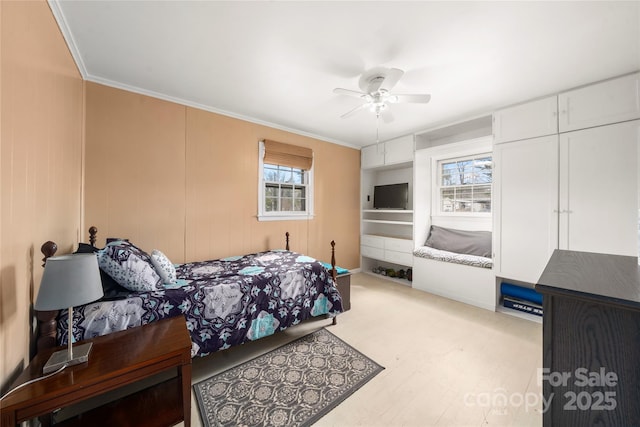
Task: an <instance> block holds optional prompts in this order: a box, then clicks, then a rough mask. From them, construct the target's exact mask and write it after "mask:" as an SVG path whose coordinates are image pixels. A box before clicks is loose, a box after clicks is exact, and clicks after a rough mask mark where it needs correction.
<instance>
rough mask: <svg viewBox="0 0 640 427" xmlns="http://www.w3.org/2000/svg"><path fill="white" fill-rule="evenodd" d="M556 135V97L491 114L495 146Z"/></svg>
mask: <svg viewBox="0 0 640 427" xmlns="http://www.w3.org/2000/svg"><path fill="white" fill-rule="evenodd" d="M556 133H558V97H557V96H555V95H554V96H550V97H548V98H544V99H538V100H536V101H531V102H526V103H524V104H520V105H516V106H513V107H509V108H505V109H503V110H499V111H496V112H495V113H494V114H493V141H494V143H496V144H500V143H503V142H509V141H517V140H521V139H527V138H536V137H539V136H545V135H554V134H556Z"/></svg>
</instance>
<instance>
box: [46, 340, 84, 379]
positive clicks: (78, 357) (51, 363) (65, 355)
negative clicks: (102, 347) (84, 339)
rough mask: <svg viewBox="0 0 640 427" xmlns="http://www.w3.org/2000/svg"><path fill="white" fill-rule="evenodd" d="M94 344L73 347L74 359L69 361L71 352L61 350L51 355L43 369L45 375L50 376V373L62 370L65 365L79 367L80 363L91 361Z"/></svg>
mask: <svg viewBox="0 0 640 427" xmlns="http://www.w3.org/2000/svg"><path fill="white" fill-rule="evenodd" d="M92 345H93V343H90V342H89V343H86V344H82V345H74V346H73V359H71V360H69V351H68V350H60V351H56V352H55V353H53V354H52V355H51V357H50V358H49V360H47V363H45V365H44V368H42V373H43V374H48V373H49V372H53V371H57V370H58V369H60V368H62V367H63V366H64V365H65V364H66V365H67V366H73V365H78V364H80V363H84V362H88V361H89V352H90V351H91V346H92Z"/></svg>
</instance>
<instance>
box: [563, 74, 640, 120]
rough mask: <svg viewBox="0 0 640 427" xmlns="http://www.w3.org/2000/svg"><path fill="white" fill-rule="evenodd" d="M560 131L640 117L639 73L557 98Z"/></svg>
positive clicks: (566, 93)
mask: <svg viewBox="0 0 640 427" xmlns="http://www.w3.org/2000/svg"><path fill="white" fill-rule="evenodd" d="M558 105H559V106H560V132H567V131H572V130H578V129H585V128H588V127H593V126H600V125H607V124H612V123H617V122H622V121H625V120H634V119H638V118H640V73H636V74H632V75H629V76H624V77H620V78H617V79H614V80H609V81H606V82H602V83H598V84H594V85H591V86H587V87H583V88H580V89H576V90H572V91H569V92H565V93H561V94H560V95H559V97H558Z"/></svg>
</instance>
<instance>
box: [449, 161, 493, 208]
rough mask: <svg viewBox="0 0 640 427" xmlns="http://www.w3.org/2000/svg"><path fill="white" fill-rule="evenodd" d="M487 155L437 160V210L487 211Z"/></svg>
mask: <svg viewBox="0 0 640 427" xmlns="http://www.w3.org/2000/svg"><path fill="white" fill-rule="evenodd" d="M492 166H493V163H492V160H491V154H489V153H485V154H481V155H477V156H467V157H458V158H454V159H446V160H440V161H439V162H438V195H439V210H440V213H446V214H463V215H464V214H478V213H491V178H492V170H493V167H492Z"/></svg>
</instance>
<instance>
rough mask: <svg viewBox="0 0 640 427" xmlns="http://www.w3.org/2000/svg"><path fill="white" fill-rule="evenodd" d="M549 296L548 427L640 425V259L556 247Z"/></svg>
mask: <svg viewBox="0 0 640 427" xmlns="http://www.w3.org/2000/svg"><path fill="white" fill-rule="evenodd" d="M536 290H537V291H538V292H540V293H542V294H543V298H544V300H543V310H544V318H543V371H542V375H541V378H542V381H543V383H542V388H543V395H544V398H545V400H546V401H548V402H550V404H549V407H548V409H547V410H546V411H545V412H544V415H543V424H544V425H545V426H593V425H599V426H638V425H640V403H639V402H638V399H639V398H640V268H639V267H638V258H636V257H629V256H619V255H606V254H596V253H587V252H575V251H565V250H556V251H555V252H554V253H553V255H552V256H551V259H550V260H549V263H548V264H547V266H546V268H545V270H544V272H543V273H542V276H541V277H540V280H539V283H538V284H537V285H536Z"/></svg>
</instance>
